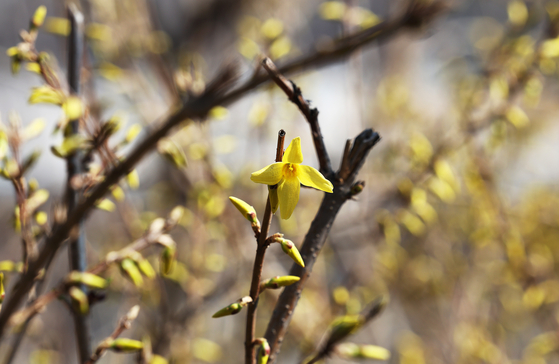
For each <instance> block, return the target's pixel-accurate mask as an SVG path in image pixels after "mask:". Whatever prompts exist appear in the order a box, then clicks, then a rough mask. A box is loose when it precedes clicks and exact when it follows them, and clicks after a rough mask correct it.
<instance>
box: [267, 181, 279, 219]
mask: <svg viewBox="0 0 559 364" xmlns="http://www.w3.org/2000/svg"><path fill="white" fill-rule="evenodd" d="M268 191H269V193H270V207H271V208H272V214H275V213H276V211H278V207H279V200H278V189H277V188H274V189H272V188H269V187H268Z"/></svg>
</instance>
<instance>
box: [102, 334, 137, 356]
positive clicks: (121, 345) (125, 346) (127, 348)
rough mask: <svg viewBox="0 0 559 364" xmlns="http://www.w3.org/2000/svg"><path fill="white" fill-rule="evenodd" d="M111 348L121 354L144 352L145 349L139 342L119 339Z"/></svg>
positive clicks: (114, 341)
mask: <svg viewBox="0 0 559 364" xmlns="http://www.w3.org/2000/svg"><path fill="white" fill-rule="evenodd" d="M109 348H110V349H111V350H113V351H116V352H120V353H133V352H136V351H140V350H142V349H143V348H144V344H143V343H142V342H141V341H138V340H132V339H127V338H123V337H119V338H118V339H115V340H113V342H112V343H111V345H110V347H109Z"/></svg>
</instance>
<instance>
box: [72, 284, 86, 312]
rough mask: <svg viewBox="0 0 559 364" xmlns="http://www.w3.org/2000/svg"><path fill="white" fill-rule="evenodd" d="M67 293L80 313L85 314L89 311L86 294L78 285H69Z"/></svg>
mask: <svg viewBox="0 0 559 364" xmlns="http://www.w3.org/2000/svg"><path fill="white" fill-rule="evenodd" d="M68 294H69V295H70V297H71V298H72V302H73V303H74V306H75V307H76V310H77V311H78V312H79V313H81V314H82V315H87V313H88V312H89V301H88V299H87V295H86V294H85V293H84V292H83V291H82V290H81V289H79V288H78V287H75V286H73V287H70V289H69V290H68Z"/></svg>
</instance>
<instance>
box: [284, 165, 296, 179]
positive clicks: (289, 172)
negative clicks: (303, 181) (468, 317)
mask: <svg viewBox="0 0 559 364" xmlns="http://www.w3.org/2000/svg"><path fill="white" fill-rule="evenodd" d="M283 176H284V177H285V178H295V177H297V165H296V164H293V163H287V164H286V165H285V166H284V167H283Z"/></svg>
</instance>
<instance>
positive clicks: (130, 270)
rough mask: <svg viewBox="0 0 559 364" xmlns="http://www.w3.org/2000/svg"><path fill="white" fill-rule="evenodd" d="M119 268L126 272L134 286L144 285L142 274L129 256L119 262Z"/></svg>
mask: <svg viewBox="0 0 559 364" xmlns="http://www.w3.org/2000/svg"><path fill="white" fill-rule="evenodd" d="M120 268H121V270H122V271H123V272H124V273H125V274H126V276H127V277H128V278H130V280H131V281H132V283H134V285H135V286H136V287H138V288H139V287H142V286H143V285H144V280H143V278H142V274H141V273H140V270H139V269H138V266H137V265H136V263H134V261H133V260H132V259H130V258H125V259H123V260H122V262H120Z"/></svg>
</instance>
